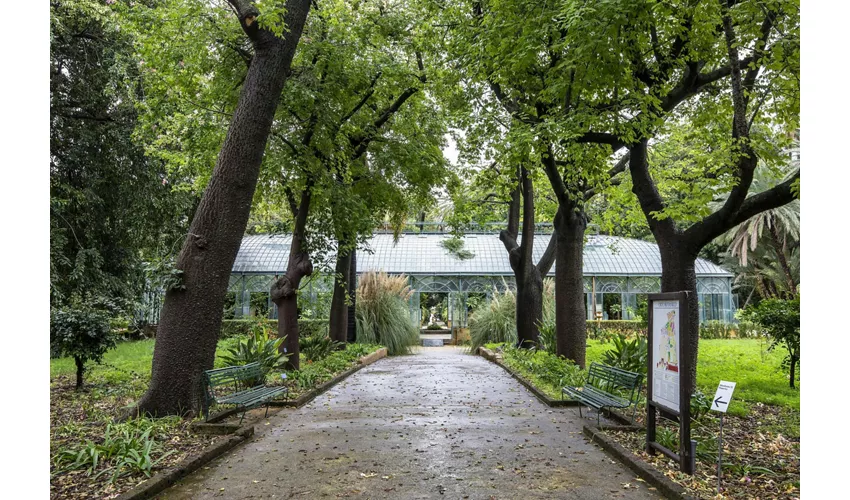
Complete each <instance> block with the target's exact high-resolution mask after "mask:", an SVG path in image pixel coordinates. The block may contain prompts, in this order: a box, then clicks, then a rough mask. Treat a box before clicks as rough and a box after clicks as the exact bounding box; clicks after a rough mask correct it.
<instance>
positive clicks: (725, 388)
mask: <svg viewBox="0 0 850 500" xmlns="http://www.w3.org/2000/svg"><path fill="white" fill-rule="evenodd" d="M734 391H735V382H727V381H725V380H721V381H720V384H719V385H718V386H717V392H715V393H714V399H713V400H712V401H711V409H712V410H713V411H719V412H720V435H719V436H718V438H717V493H720V474H721V472H722V469H721V464H722V463H723V415H724V414H725V413H726V410H728V409H729V403H731V402H732V393H733V392H734Z"/></svg>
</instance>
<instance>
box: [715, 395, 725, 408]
mask: <svg viewBox="0 0 850 500" xmlns="http://www.w3.org/2000/svg"><path fill="white" fill-rule="evenodd" d="M722 397H723V396H718V397H717V399H715V400H714V406H720V405H726V404H729V401H720V398H722Z"/></svg>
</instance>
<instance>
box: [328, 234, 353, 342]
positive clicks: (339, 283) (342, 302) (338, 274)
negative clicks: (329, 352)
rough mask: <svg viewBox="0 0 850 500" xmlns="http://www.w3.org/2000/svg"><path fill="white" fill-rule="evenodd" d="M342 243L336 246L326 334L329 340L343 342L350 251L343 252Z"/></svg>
mask: <svg viewBox="0 0 850 500" xmlns="http://www.w3.org/2000/svg"><path fill="white" fill-rule="evenodd" d="M343 247H344V245H343V244H342V242H339V243H338V244H337V249H338V250H337V256H336V269H335V277H334V293H333V298H332V299H331V313H330V325H329V327H328V332H329V333H330V337H331V340H333V341H335V342H345V341H346V338H347V336H348V335H347V334H348V306H347V304H346V298H347V297H348V295H349V294H348V291H349V289H350V288H351V287H350V286H349V284H348V283H349V276H350V275H351V251H348V250H344V249H343Z"/></svg>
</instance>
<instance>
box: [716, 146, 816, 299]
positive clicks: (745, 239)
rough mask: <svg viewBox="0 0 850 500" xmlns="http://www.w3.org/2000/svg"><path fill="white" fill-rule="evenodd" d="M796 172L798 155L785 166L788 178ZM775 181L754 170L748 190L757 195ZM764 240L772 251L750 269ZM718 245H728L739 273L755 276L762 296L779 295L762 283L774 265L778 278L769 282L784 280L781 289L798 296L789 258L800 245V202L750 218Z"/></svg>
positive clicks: (763, 171) (796, 275) (796, 276)
mask: <svg viewBox="0 0 850 500" xmlns="http://www.w3.org/2000/svg"><path fill="white" fill-rule="evenodd" d="M794 142H795V146H796V148H799V139H797V140H795V141H794ZM799 169H800V158H799V155H794V156H792V159H791V161H790V162H789V163H788V167H787V170H786V172H787V176H788V177H790V176H791V175H793V173H795V172H797V171H798V170H799ZM782 180H783V181H784V180H785V179H782ZM776 181H777V179H776V175H774V174H773V173H772V172H770V171H769V170H768V169H767V168H764V167H763V168H759V169H756V175H755V177H754V178H753V184H752V187H751V188H750V191H751V192H752V193H753V194H756V193H760V192H762V191H764V190H765V189H768V188H770V187H771V186H773V185H775V184H776ZM765 240H767V244H768V245H769V246H770V247H771V249H772V252H760V255H759V257H761V259H759V261H760V262H757V263H753V265H752V266H750V265H749V264H750V262H751V261H752V259H751V258H750V256H753V257H755V256H756V255H754V252H755V251H756V250H758V249H761V248H762V247H763V246H764V242H765ZM721 242H723V243H726V244H728V245H729V247H728V250H727V251H728V252H729V254H730V255H731V256H732V257H735V258H737V261H738V265H739V266H740V267H741V268H743V269H742V270H748V272H746V274H751V273H753V274H752V276H754V277H756V282H755V285H756V288H757V289H758V290H759V294H760V295H762V297H765V296H766V295H767V296H771V295H775V294H778V291H777V292H776V293H772V292H771V291H770V290H769V286H767V285H765V284H764V283H765V281H764V278H765V273H767V274H768V275H771V274H773V275H775V271H776V269H775V267H776V264H778V266H779V272H780V274H779V276H777V277H778V278H779V279H778V280H770V281H773V282H774V283H776V282H779V281H784V287H783V288H786V289H787V292H788V293H790V294H791V296H796V295H797V291H798V290H797V284H798V282H799V269H798V270H797V272H796V273H795V271H794V269H793V263H792V262H791V259H790V258H792V257H794V256H795V252H798V250H799V246H800V200H794V201H792V202H791V203H789V204H787V205H784V206H782V207H779V208H775V209H773V210H768V211H766V212H762V213H760V214H758V215H756V216H753V217H752V218H750V219H748V220H747V221H746V222H743V223H741V224H739V225H738V226H736V227H735V228H733V229H732V230H730V231H729V232H727V233H726V234H725V235H723V236H722V237H721ZM771 257H772V258H771ZM797 258H798V259H799V257H797ZM774 259H775V260H774Z"/></svg>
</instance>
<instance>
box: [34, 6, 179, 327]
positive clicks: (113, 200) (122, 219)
mask: <svg viewBox="0 0 850 500" xmlns="http://www.w3.org/2000/svg"><path fill="white" fill-rule="evenodd" d="M116 8H117V6H116ZM50 11H51V17H50V37H51V43H50V304H51V307H63V306H68V305H70V304H71V303H75V302H86V301H88V302H91V301H92V300H94V299H95V298H96V297H97V296H100V297H111V298H115V299H119V298H120V299H122V300H123V301H124V302H125V305H126V307H123V308H122V309H120V310H115V311H114V312H115V313H116V314H127V313H129V312H130V311H129V309H130V307H129V305H130V304H131V301H132V300H134V299H136V298H137V297H139V296H140V295H141V292H142V289H143V287H144V285H145V276H144V273H143V260H145V259H146V258H149V257H150V256H152V255H153V254H154V253H156V250H157V248H158V247H161V246H164V245H168V244H170V243H171V242H172V241H173V240H174V239H175V238H176V237H177V236H179V235H180V234H182V233H185V228H186V227H187V224H186V223H185V221H184V220H185V217H186V213H187V212H189V211H190V210H191V207H192V203H193V197H192V196H191V195H190V194H188V193H177V192H173V191H172V190H171V188H170V186H169V185H168V184H167V183H166V182H165V181H164V179H165V173H166V172H165V168H164V167H163V165H162V163H161V162H158V161H156V160H152V159H148V158H146V157H145V155H144V150H143V148H142V147H140V146H139V145H138V144H137V143H136V142H135V141H134V140H133V138H132V134H133V130H134V128H135V127H136V125H137V123H138V116H137V112H136V110H135V109H134V106H133V104H134V102H136V101H137V100H138V99H139V97H140V95H142V94H143V86H142V81H141V75H140V74H139V71H138V60H137V59H136V58H135V57H134V53H133V36H132V35H131V34H130V33H128V32H126V31H124V30H122V29H120V27H119V26H118V25H119V24H120V22H119V21H120V16H119V13H117V12H115V11H113V10H112V8H110V7H108V6H106V5H103V4H102V3H101V2H96V1H91V0H87V1H78V2H68V1H58V2H53V3H51V6H50Z"/></svg>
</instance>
